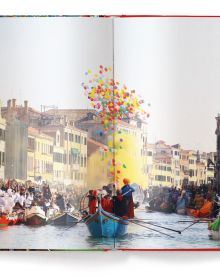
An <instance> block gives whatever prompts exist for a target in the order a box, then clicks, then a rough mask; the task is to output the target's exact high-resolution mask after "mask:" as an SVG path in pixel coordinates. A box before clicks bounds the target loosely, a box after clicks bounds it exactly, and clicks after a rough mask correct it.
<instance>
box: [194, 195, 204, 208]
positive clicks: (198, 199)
mask: <svg viewBox="0 0 220 280" xmlns="http://www.w3.org/2000/svg"><path fill="white" fill-rule="evenodd" d="M204 202H205V200H204V197H203V194H200V193H197V194H196V196H195V199H194V203H195V209H198V210H199V209H201V208H202V206H203V205H204Z"/></svg>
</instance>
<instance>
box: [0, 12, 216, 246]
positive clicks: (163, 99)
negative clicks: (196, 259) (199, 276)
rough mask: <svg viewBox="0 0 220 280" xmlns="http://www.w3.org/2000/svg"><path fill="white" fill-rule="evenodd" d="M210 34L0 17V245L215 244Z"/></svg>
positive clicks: (104, 21) (127, 22) (162, 24)
mask: <svg viewBox="0 0 220 280" xmlns="http://www.w3.org/2000/svg"><path fill="white" fill-rule="evenodd" d="M219 30H220V18H209V17H198V18H196V17H147V16H146V17H113V16H108V17H88V16H84V17H83V16H78V17H77V16H75V17H74V16H72V17H69V16H68V17H65V16H63V17H55V16H54V17H53V16H52V17H49V16H48V17H43V16H36V17H35V16H32V17H1V18H0V38H1V44H0V62H1V63H0V76H1V79H0V92H1V94H0V99H1V112H0V231H1V232H0V249H1V250H8V249H10V250H13V249H17V250H23V249H27V250H42V249H43V250H111V249H120V250H133V249H134V250H139V249H144V250H195V249H204V250H207V249H213V250H214V249H216V250H217V249H218V248H219V239H220V228H219V227H220V221H219V218H218V214H219V206H220V204H219V203H220V202H219V192H220V171H219V170H220V169H219V153H220V138H219V137H220V136H219V135H220V117H219V115H218V113H219V112H220V107H219V104H220V103H219V101H220V97H219V96H220V95H219V85H220V67H219V66H220V52H219V49H220V40H219ZM216 139H217V140H216ZM216 143H217V145H216ZM216 146H217V149H216Z"/></svg>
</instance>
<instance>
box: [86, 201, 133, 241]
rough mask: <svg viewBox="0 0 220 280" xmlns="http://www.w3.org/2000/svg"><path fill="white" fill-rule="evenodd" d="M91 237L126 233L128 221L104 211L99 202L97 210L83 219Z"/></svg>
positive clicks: (117, 235)
mask: <svg viewBox="0 0 220 280" xmlns="http://www.w3.org/2000/svg"><path fill="white" fill-rule="evenodd" d="M85 223H86V226H87V228H88V230H89V232H90V234H91V236H92V237H107V238H111V237H120V236H124V235H126V234H127V230H128V224H129V221H128V220H127V219H122V218H120V217H117V216H115V215H114V214H112V213H109V212H106V211H104V210H103V209H102V207H101V205H100V204H99V206H98V210H97V212H96V213H95V214H93V215H91V216H90V217H88V218H87V220H86V221H85Z"/></svg>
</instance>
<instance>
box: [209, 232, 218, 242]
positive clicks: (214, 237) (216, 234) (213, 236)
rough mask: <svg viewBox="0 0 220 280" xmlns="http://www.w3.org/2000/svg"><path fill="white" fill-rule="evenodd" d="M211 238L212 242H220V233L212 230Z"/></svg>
mask: <svg viewBox="0 0 220 280" xmlns="http://www.w3.org/2000/svg"><path fill="white" fill-rule="evenodd" d="M209 238H210V239H212V240H220V231H219V230H218V231H214V230H210V234H209Z"/></svg>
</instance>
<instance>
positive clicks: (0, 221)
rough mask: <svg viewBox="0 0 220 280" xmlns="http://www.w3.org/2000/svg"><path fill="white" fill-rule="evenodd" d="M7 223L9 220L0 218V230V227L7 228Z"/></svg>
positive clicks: (3, 217)
mask: <svg viewBox="0 0 220 280" xmlns="http://www.w3.org/2000/svg"><path fill="white" fill-rule="evenodd" d="M8 223H9V220H8V218H7V217H6V216H1V217H0V228H1V227H7V226H8Z"/></svg>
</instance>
